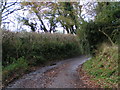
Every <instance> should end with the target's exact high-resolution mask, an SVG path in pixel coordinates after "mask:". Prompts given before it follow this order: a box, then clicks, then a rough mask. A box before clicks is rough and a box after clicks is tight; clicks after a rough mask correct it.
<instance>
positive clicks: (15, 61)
mask: <svg viewBox="0 0 120 90" xmlns="http://www.w3.org/2000/svg"><path fill="white" fill-rule="evenodd" d="M79 46H80V44H79V40H78V38H77V36H74V35H70V34H69V35H63V34H49V33H46V34H38V33H30V32H29V33H28V32H21V33H14V32H10V31H3V33H2V49H3V50H2V51H3V53H2V57H3V58H2V61H3V62H2V68H3V75H2V76H3V84H7V83H9V82H10V81H11V80H13V79H14V78H17V77H19V76H21V75H23V74H24V73H25V72H27V71H29V68H30V67H33V66H41V65H43V64H46V63H47V62H50V61H54V60H61V59H65V58H70V57H73V56H77V55H80V47H79Z"/></svg>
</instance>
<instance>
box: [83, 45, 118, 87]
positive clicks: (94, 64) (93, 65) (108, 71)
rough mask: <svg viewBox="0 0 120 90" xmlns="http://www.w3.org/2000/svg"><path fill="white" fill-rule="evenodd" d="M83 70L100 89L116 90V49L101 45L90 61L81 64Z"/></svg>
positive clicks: (115, 47)
mask: <svg viewBox="0 0 120 90" xmlns="http://www.w3.org/2000/svg"><path fill="white" fill-rule="evenodd" d="M83 69H84V70H85V71H86V72H88V74H89V75H90V76H91V77H92V78H91V80H94V81H96V83H97V84H98V85H100V86H101V87H102V88H117V87H118V82H119V78H120V77H119V76H118V47H117V46H108V45H106V44H103V45H102V46H101V48H100V49H99V50H98V53H97V54H96V56H95V57H93V58H92V59H91V60H88V61H87V62H86V63H84V64H83Z"/></svg>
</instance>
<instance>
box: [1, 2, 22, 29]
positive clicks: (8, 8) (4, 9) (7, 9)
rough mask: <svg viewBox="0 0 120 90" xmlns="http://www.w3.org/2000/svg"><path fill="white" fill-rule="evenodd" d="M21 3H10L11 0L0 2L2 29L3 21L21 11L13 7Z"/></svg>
mask: <svg viewBox="0 0 120 90" xmlns="http://www.w3.org/2000/svg"><path fill="white" fill-rule="evenodd" d="M19 3H20V2H17V0H16V1H15V2H9V0H1V1H0V27H1V23H2V21H4V20H5V19H7V16H8V15H10V14H12V13H14V12H15V11H17V10H21V8H14V7H13V6H15V5H17V4H19ZM12 7H13V8H12Z"/></svg>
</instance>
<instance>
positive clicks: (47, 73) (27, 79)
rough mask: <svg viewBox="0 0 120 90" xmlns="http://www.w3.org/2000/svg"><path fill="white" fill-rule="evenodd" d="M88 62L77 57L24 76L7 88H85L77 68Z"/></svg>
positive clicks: (81, 57)
mask: <svg viewBox="0 0 120 90" xmlns="http://www.w3.org/2000/svg"><path fill="white" fill-rule="evenodd" d="M86 60H89V58H88V57H86V56H79V57H76V58H71V59H67V60H63V61H60V62H57V63H56V65H53V66H46V67H43V68H42V69H39V70H36V71H35V72H31V73H29V74H27V75H24V76H23V77H22V78H20V79H18V80H16V81H15V82H13V83H11V84H9V85H8V87H7V88H78V87H79V88H85V87H86V85H85V84H84V83H83V82H82V80H80V78H79V74H78V72H77V68H78V66H79V65H81V64H83V63H84V62H85V61H86Z"/></svg>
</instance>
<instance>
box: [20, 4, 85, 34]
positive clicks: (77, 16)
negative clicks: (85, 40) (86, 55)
mask: <svg viewBox="0 0 120 90" xmlns="http://www.w3.org/2000/svg"><path fill="white" fill-rule="evenodd" d="M21 5H23V6H24V7H28V8H29V10H30V14H34V15H35V16H36V17H37V20H36V21H39V22H40V29H42V30H44V32H50V33H51V32H52V31H53V32H55V31H56V30H55V28H56V27H57V24H59V25H61V27H63V28H64V29H65V30H66V31H67V33H71V34H76V32H77V29H78V27H79V23H80V21H81V20H83V18H82V17H81V8H82V6H81V5H79V3H78V2H56V3H54V2H22V3H21ZM45 19H46V20H47V21H48V22H49V23H48V24H47V25H46V24H45V22H44V20H45Z"/></svg>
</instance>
